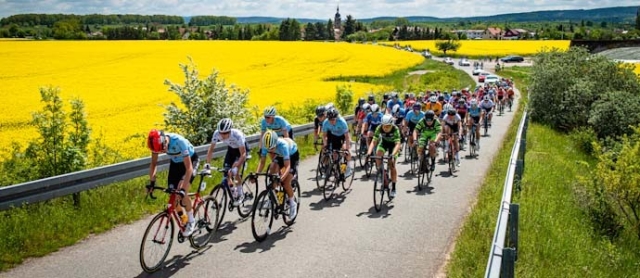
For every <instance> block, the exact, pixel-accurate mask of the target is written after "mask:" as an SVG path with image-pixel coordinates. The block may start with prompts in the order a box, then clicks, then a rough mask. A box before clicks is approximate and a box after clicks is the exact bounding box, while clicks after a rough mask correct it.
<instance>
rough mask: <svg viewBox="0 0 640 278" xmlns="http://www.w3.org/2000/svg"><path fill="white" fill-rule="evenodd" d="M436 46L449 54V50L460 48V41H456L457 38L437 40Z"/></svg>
mask: <svg viewBox="0 0 640 278" xmlns="http://www.w3.org/2000/svg"><path fill="white" fill-rule="evenodd" d="M436 48H438V50H440V51H442V52H443V53H444V55H447V51H449V50H451V51H454V52H455V51H458V49H459V48H460V42H459V41H456V40H452V39H449V40H446V41H437V42H436Z"/></svg>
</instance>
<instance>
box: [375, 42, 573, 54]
mask: <svg viewBox="0 0 640 278" xmlns="http://www.w3.org/2000/svg"><path fill="white" fill-rule="evenodd" d="M459 42H460V44H461V45H460V48H459V49H458V51H456V52H451V51H449V52H451V53H456V54H459V55H470V56H479V55H488V56H505V55H511V54H515V55H532V54H535V53H536V52H538V51H540V50H542V49H544V48H549V49H551V48H553V47H556V48H559V49H568V48H569V43H571V41H567V40H564V41H560V40H559V41H550V40H549V41H543V40H530V41H526V40H523V41H517V40H514V41H511V40H460V41H459ZM384 44H391V45H392V44H394V42H385V43H384ZM399 44H400V45H401V46H407V45H409V46H411V48H413V49H418V50H426V49H428V50H429V51H430V52H431V53H434V54H436V53H439V54H441V53H442V52H441V51H439V50H438V48H437V47H436V41H433V40H428V41H403V42H399Z"/></svg>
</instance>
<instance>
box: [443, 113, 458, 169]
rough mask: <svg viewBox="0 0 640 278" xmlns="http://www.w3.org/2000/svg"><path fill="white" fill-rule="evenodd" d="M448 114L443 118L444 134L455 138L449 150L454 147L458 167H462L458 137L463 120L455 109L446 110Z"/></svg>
mask: <svg viewBox="0 0 640 278" xmlns="http://www.w3.org/2000/svg"><path fill="white" fill-rule="evenodd" d="M446 111H447V113H446V114H444V115H445V116H444V117H443V118H442V123H443V124H444V133H445V134H448V135H449V136H454V137H453V139H454V140H452V141H453V146H449V148H451V147H453V151H454V153H455V157H456V166H458V167H460V154H459V153H458V150H460V145H459V144H458V140H459V138H458V136H459V134H460V131H461V126H462V119H460V115H458V113H457V112H456V110H455V109H454V108H451V107H450V108H449V109H447V110H446Z"/></svg>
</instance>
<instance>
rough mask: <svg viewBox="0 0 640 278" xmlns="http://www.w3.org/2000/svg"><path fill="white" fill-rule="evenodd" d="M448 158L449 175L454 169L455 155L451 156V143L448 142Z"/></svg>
mask: <svg viewBox="0 0 640 278" xmlns="http://www.w3.org/2000/svg"><path fill="white" fill-rule="evenodd" d="M447 156H448V158H449V159H448V160H449V175H453V171H454V169H455V167H456V166H455V165H456V164H455V161H454V160H455V157H454V156H453V143H449V151H448V152H447Z"/></svg>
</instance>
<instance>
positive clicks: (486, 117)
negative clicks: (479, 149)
mask: <svg viewBox="0 0 640 278" xmlns="http://www.w3.org/2000/svg"><path fill="white" fill-rule="evenodd" d="M488 117H489V115H485V116H484V136H487V133H488V132H489V118H488Z"/></svg>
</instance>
